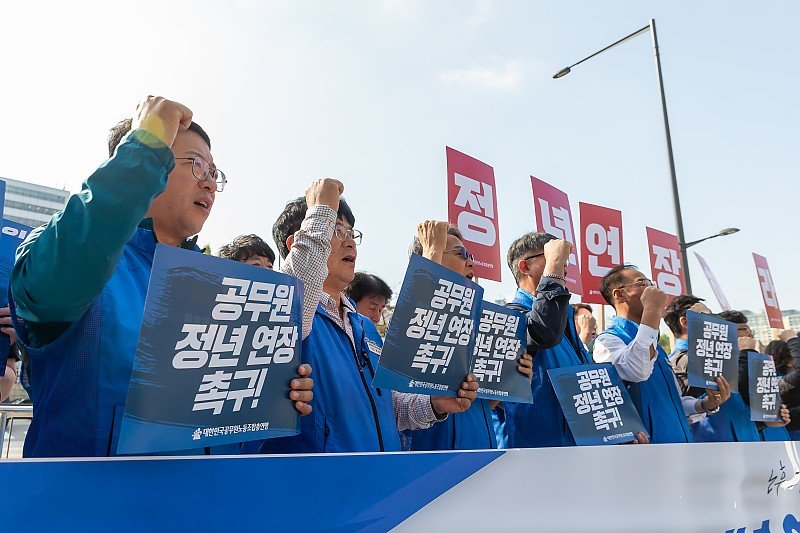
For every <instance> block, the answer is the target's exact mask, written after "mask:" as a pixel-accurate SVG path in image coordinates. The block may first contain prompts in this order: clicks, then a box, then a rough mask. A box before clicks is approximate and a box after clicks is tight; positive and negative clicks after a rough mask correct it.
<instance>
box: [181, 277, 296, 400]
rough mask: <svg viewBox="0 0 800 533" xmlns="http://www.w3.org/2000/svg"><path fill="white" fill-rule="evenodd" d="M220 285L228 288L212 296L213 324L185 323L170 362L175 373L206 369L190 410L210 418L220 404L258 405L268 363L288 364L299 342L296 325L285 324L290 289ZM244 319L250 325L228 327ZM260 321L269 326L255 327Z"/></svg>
mask: <svg viewBox="0 0 800 533" xmlns="http://www.w3.org/2000/svg"><path fill="white" fill-rule="evenodd" d="M222 285H223V286H225V287H228V289H227V290H225V291H223V292H220V293H219V294H217V296H216V299H215V301H216V302H217V303H216V305H215V306H214V308H213V310H212V312H211V318H212V319H213V320H214V322H212V323H209V324H184V326H183V329H182V332H183V333H185V334H186V336H185V337H184V338H183V339H181V340H179V341H178V342H177V343H176V344H175V350H176V353H175V356H174V357H173V359H172V366H173V368H175V369H197V368H204V367H205V368H207V372H206V374H205V375H204V376H203V379H202V382H201V383H200V384H199V387H198V391H197V394H196V396H195V398H194V405H193V407H192V410H193V411H199V410H203V409H210V410H212V412H213V414H214V415H219V414H220V413H222V411H223V409H224V408H225V402H228V406H229V408H230V409H231V410H232V411H234V412H236V411H239V410H240V409H242V406H243V405H244V406H245V407H249V408H255V407H258V400H259V397H260V396H261V391H262V388H263V386H264V379H265V378H266V376H267V372H268V371H269V365H271V364H285V363H289V362H291V361H292V359H293V358H294V354H295V345H296V344H297V342H298V341H299V339H298V328H297V326H296V325H290V324H289V319H290V314H291V309H292V302H293V300H294V287H293V286H290V285H275V284H273V283H263V282H258V281H249V280H245V279H237V278H228V277H226V278H224V279H223V280H222ZM243 316H244V318H245V319H246V320H249V323H247V324H243V325H240V326H238V327H231V326H229V325H228V324H227V323H230V322H240V321H241V318H242V317H243ZM264 322H269V323H270V325H259V324H260V323H264ZM281 323H285V324H286V325H281ZM248 331H252V334H251V335H248ZM248 338H249V340H250V342H249V343H248V346H247V347H246V349H245V341H246V340H247V339H248ZM243 349H245V353H244V354H243V353H242V351H243ZM243 357H244V358H246V366H245V367H244V368H242V365H241V364H240V359H241V358H243ZM245 400H247V403H245Z"/></svg>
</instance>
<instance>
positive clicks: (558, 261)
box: [543, 239, 572, 276]
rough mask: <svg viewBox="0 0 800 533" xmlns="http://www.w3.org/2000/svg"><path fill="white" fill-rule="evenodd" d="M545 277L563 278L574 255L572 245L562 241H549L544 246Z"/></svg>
mask: <svg viewBox="0 0 800 533" xmlns="http://www.w3.org/2000/svg"><path fill="white" fill-rule="evenodd" d="M543 251H544V260H545V266H544V275H545V276H547V275H549V274H553V275H555V276H563V275H564V271H565V269H566V268H567V262H568V261H569V254H571V253H572V245H571V244H570V243H569V242H567V241H564V240H561V239H553V240H551V241H547V243H545V245H544V250H543Z"/></svg>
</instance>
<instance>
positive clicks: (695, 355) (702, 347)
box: [686, 311, 739, 390]
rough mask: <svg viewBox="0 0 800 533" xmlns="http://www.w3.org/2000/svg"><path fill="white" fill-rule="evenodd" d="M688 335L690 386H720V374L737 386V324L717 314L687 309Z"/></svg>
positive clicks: (733, 388) (731, 384) (733, 385)
mask: <svg viewBox="0 0 800 533" xmlns="http://www.w3.org/2000/svg"><path fill="white" fill-rule="evenodd" d="M686 326H687V327H686V329H687V333H688V335H689V352H688V357H689V361H688V363H687V371H688V374H689V386H691V387H700V388H703V389H711V390H719V386H718V385H717V381H716V380H717V378H718V377H720V376H722V377H724V378H725V379H726V380H727V381H728V383H729V384H730V386H731V390H736V387H737V386H738V383H739V382H738V380H737V376H738V374H739V340H738V339H739V335H738V333H737V331H736V324H734V323H733V322H728V321H727V320H723V319H721V318H720V317H718V316H715V315H709V314H706V313H698V312H695V311H686Z"/></svg>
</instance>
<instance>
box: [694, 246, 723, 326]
mask: <svg viewBox="0 0 800 533" xmlns="http://www.w3.org/2000/svg"><path fill="white" fill-rule="evenodd" d="M694 256H695V257H696V258H697V262H698V263H700V268H702V269H703V273H704V274H705V275H706V279H708V284H709V285H711V290H712V291H713V292H714V296H715V297H716V298H717V301H718V302H719V306H720V307H721V308H722V310H723V311H730V310H731V309H732V308H731V304H730V303H728V299H727V298H726V297H725V293H723V292H722V287H720V285H719V283H717V278H716V277H715V276H714V273H713V272H712V271H711V268H710V267H709V266H708V263H706V260H705V259H703V258H702V257H701V256H700V254H698V253H697V252H695V253H694Z"/></svg>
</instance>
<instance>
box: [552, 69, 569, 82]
mask: <svg viewBox="0 0 800 533" xmlns="http://www.w3.org/2000/svg"><path fill="white" fill-rule="evenodd" d="M570 72H571V71H570V69H569V67H564V68H562V69H561V70H559V71H558V72H556V73H555V74H553V79H554V80H557V79H558V78H563V77H564V76H566V75H567V74H569V73H570Z"/></svg>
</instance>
